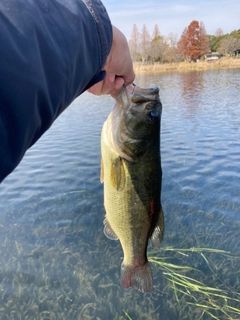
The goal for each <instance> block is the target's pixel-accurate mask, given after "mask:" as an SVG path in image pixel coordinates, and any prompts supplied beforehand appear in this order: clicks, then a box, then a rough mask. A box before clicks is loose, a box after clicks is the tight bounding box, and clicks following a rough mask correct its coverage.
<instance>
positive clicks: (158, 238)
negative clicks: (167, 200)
mask: <svg viewBox="0 0 240 320" xmlns="http://www.w3.org/2000/svg"><path fill="white" fill-rule="evenodd" d="M163 235H164V215H163V211H162V207H161V209H160V212H159V217H158V222H157V225H156V227H155V229H154V230H153V233H152V236H151V238H150V242H151V246H152V247H153V248H157V247H158V246H159V245H160V243H161V242H162V239H163Z"/></svg>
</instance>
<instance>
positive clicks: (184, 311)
mask: <svg viewBox="0 0 240 320" xmlns="http://www.w3.org/2000/svg"><path fill="white" fill-rule="evenodd" d="M136 83H137V84H138V85H139V86H142V87H149V86H151V85H158V86H160V89H161V100H162V103H163V115H162V132H161V154H162V168H163V185H162V205H163V209H164V212H165V223H166V232H165V237H164V241H163V243H162V245H161V247H160V248H159V250H157V251H156V252H157V253H154V255H155V256H156V255H157V256H158V257H161V258H164V259H165V261H166V262H171V263H173V264H175V265H177V266H190V267H192V268H195V269H197V270H198V271H196V272H195V271H187V270H185V269H184V270H182V271H181V270H177V272H178V273H181V274H182V275H184V276H189V277H190V276H191V277H194V279H196V280H198V281H201V282H202V283H204V284H205V285H208V286H211V287H214V288H219V289H222V290H224V292H225V293H226V295H227V296H229V297H230V298H233V299H236V300H238V301H235V300H229V301H228V302H227V303H228V305H231V306H232V307H233V308H235V309H238V308H239V299H240V297H239V295H238V292H240V275H239V270H240V259H239V252H240V250H239V249H240V237H239V229H240V215H239V212H240V196H239V195H240V190H239V189H240V170H239V163H240V142H239V141H240V132H239V131H240V129H239V127H240V73H239V70H238V69H232V70H212V71H201V72H195V71H191V72H186V73H168V74H160V75H141V76H138V77H137V79H136ZM113 103H114V101H113V99H112V98H111V97H94V96H92V95H90V94H88V93H85V94H83V95H82V96H81V97H79V98H78V99H77V100H76V101H75V102H74V103H73V104H72V105H71V106H70V107H69V109H68V110H66V111H65V112H64V113H63V114H62V115H61V116H60V117H59V118H58V120H57V121H56V122H55V123H54V125H53V126H52V128H51V129H50V130H49V131H48V132H47V133H45V134H44V135H43V137H42V138H41V139H40V140H39V141H38V142H37V143H36V144H35V145H34V146H33V147H32V148H31V149H30V150H29V151H28V152H27V154H26V156H25V157H24V159H23V161H22V162H21V164H20V165H19V166H18V168H17V169H16V170H15V171H14V172H13V173H12V174H11V175H10V176H9V177H8V178H7V179H6V180H5V181H4V182H3V183H2V184H1V185H0V195H1V198H0V231H1V232H0V257H1V258H0V298H1V299H0V319H31V320H33V319H57V320H60V319H67V320H75V319H127V316H126V315H125V313H124V310H125V311H126V312H127V313H128V314H129V316H131V317H132V319H163V320H166V319H169V320H170V319H198V318H199V319H211V315H210V314H209V313H207V312H205V311H204V310H205V309H204V307H201V306H200V305H203V304H205V305H209V304H208V303H209V300H211V301H212V300H214V303H215V305H216V304H218V305H220V307H221V308H223V306H224V304H225V303H226V301H225V300H226V299H225V300H224V299H221V298H217V297H216V296H215V297H213V296H210V298H209V297H208V298H206V297H205V296H203V295H201V294H196V293H195V292H194V290H192V291H191V290H190V289H189V288H186V287H184V286H179V287H177V288H178V289H179V290H182V291H183V293H181V292H180V291H179V290H178V291H177V288H176V285H175V287H174V284H173V283H172V282H171V281H170V280H169V279H170V278H171V276H169V274H168V272H167V270H166V269H165V268H164V267H163V266H159V265H157V264H152V269H153V276H154V291H153V292H152V293H151V294H142V293H140V292H138V291H137V289H135V288H131V289H129V290H124V289H122V288H121V287H120V285H119V280H120V265H121V261H122V250H121V246H120V243H119V242H117V241H110V240H109V239H107V238H106V237H105V236H104V234H103V231H102V230H103V219H104V214H105V213H104V208H103V190H102V185H101V184H100V181H99V174H100V134H101V128H102V124H103V122H104V121H105V119H106V117H107V115H108V113H109V112H110V111H111V108H112V106H113ZM170 248H174V250H173V251H170V250H169V249H170ZM193 248H196V250H197V249H198V248H211V249H214V250H215V252H211V251H206V250H202V251H201V252H200V253H199V252H197V251H195V249H193ZM182 249H191V251H185V252H184V251H181V250H182ZM149 250H151V248H149ZM216 250H225V252H223V253H219V252H216ZM227 252H229V253H227ZM188 292H189V294H188ZM224 301H225V302H224ZM190 303H194V305H192V304H190ZM238 310H239V309H238ZM207 311H209V309H207ZM209 312H210V311H209ZM211 313H212V314H213V315H215V316H217V317H219V318H220V317H222V318H221V319H231V318H227V316H226V315H224V312H221V311H219V310H213V309H211ZM233 316H234V312H233V313H231V317H232V319H233ZM237 317H238V318H240V316H239V315H237V313H236V318H237Z"/></svg>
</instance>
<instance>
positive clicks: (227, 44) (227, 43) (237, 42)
mask: <svg viewBox="0 0 240 320" xmlns="http://www.w3.org/2000/svg"><path fill="white" fill-rule="evenodd" d="M239 49H240V38H235V37H233V36H230V35H227V36H225V37H224V38H223V39H222V41H221V45H220V48H219V52H220V53H222V54H224V55H227V54H229V55H230V56H233V55H234V52H235V51H236V50H239Z"/></svg>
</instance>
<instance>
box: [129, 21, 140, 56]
mask: <svg viewBox="0 0 240 320" xmlns="http://www.w3.org/2000/svg"><path fill="white" fill-rule="evenodd" d="M139 40H140V34H139V32H138V28H137V26H136V24H134V25H133V30H132V35H131V39H130V41H129V50H130V54H131V57H132V60H133V61H137V60H138V58H139V56H140V54H139Z"/></svg>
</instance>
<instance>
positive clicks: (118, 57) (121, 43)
mask: <svg viewBox="0 0 240 320" xmlns="http://www.w3.org/2000/svg"><path fill="white" fill-rule="evenodd" d="M112 28H113V41H112V48H111V51H110V53H109V55H108V57H107V61H106V64H105V65H104V67H103V70H105V71H106V75H105V78H104V79H103V80H102V81H100V82H98V83H96V84H95V85H94V86H92V87H91V88H89V89H88V92H90V93H92V94H95V95H102V94H111V95H112V96H115V95H116V94H117V93H118V92H119V91H120V90H121V88H122V86H123V85H125V86H128V85H129V84H131V83H132V82H133V81H134V79H135V73H134V71H133V63H132V59H131V56H130V52H129V47H128V43H127V39H126V38H125V36H124V35H123V34H122V32H121V31H120V30H118V29H117V28H116V27H114V26H112Z"/></svg>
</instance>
